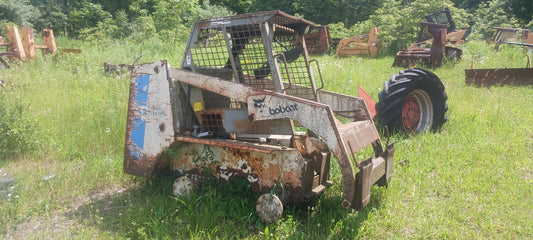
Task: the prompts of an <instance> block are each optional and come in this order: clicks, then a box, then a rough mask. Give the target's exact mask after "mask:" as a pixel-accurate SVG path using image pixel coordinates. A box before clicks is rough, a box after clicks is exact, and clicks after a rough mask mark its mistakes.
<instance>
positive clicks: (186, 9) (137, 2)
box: [0, 0, 533, 52]
mask: <svg viewBox="0 0 533 240" xmlns="http://www.w3.org/2000/svg"><path fill="white" fill-rule="evenodd" d="M444 7H448V8H450V10H451V11H452V15H453V17H454V19H455V21H456V23H457V24H458V27H472V30H473V34H472V35H471V37H470V38H471V39H486V38H490V37H491V35H492V34H493V30H492V27H495V26H503V27H520V28H531V27H532V26H533V14H531V13H532V12H533V2H531V1H522V0H444V1H433V0H341V1H332V0H326V1H323V0H291V1H288V0H211V1H209V0H191V1H184V0H118V1H109V0H82V1H68V0H20V1H18V0H4V1H2V2H0V27H2V29H3V26H4V25H7V24H13V23H15V24H17V25H19V26H30V27H34V28H35V29H43V28H51V29H53V30H54V32H55V33H56V34H63V35H67V36H70V37H73V38H79V39H86V40H102V39H125V38H128V39H132V40H135V41H139V40H143V39H147V38H151V37H157V38H160V39H162V40H163V41H168V42H172V43H176V42H177V41H185V39H186V37H187V35H188V31H189V29H190V26H191V24H192V22H193V21H194V20H197V19H200V18H210V17H218V16H224V15H232V14H239V13H250V12H256V11H266V10H274V9H279V10H282V11H284V12H286V13H288V14H292V15H296V16H300V17H304V18H306V19H308V20H311V21H313V22H315V23H318V24H322V25H329V26H330V28H331V31H330V32H331V34H332V36H333V37H336V38H342V37H349V36H353V35H359V34H362V33H366V32H367V31H368V29H369V28H370V27H372V26H378V27H380V28H381V41H382V43H383V46H384V47H383V48H382V51H385V52H394V51H397V50H399V49H401V48H403V47H405V46H407V45H409V44H410V43H412V42H413V41H414V40H415V38H416V34H417V32H418V30H419V28H420V22H421V21H424V15H426V14H429V13H431V12H433V11H436V10H440V9H443V8H444Z"/></svg>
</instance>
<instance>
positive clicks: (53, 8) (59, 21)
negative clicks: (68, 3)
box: [33, 0, 67, 33]
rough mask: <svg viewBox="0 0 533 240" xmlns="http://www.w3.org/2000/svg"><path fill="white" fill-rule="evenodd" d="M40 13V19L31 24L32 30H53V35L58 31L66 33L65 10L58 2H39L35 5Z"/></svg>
mask: <svg viewBox="0 0 533 240" xmlns="http://www.w3.org/2000/svg"><path fill="white" fill-rule="evenodd" d="M35 6H36V8H37V9H38V10H39V12H40V17H39V18H37V19H35V21H34V22H33V25H34V28H35V29H37V30H39V31H40V30H41V29H44V28H47V29H52V30H54V33H59V32H60V31H63V32H66V27H67V14H66V13H67V10H66V9H65V5H63V4H62V3H59V2H58V1H52V0H51V1H40V2H39V3H38V4H36V5H35Z"/></svg>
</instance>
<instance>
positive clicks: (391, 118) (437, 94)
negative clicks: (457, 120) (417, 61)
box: [376, 68, 448, 133]
mask: <svg viewBox="0 0 533 240" xmlns="http://www.w3.org/2000/svg"><path fill="white" fill-rule="evenodd" d="M447 98H448V96H447V95H446V92H445V90H444V85H443V84H442V82H441V81H440V79H439V78H438V77H437V76H436V75H435V74H433V73H432V72H430V71H428V70H424V69H419V68H415V69H408V70H405V71H400V73H399V74H395V75H392V76H391V79H390V80H389V81H387V82H385V83H383V91H381V92H380V93H379V102H378V103H376V120H377V122H379V123H380V124H381V125H382V126H388V127H389V128H390V129H396V130H403V131H405V132H406V133H422V132H425V131H433V132H435V131H437V130H439V129H440V128H441V127H442V124H444V122H446V111H447V110H448V105H447V104H446V99H447Z"/></svg>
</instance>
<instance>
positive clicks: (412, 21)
mask: <svg viewBox="0 0 533 240" xmlns="http://www.w3.org/2000/svg"><path fill="white" fill-rule="evenodd" d="M445 7H448V8H449V9H450V12H451V15H452V17H453V19H454V21H455V23H456V25H457V28H463V27H468V25H469V24H468V22H467V20H468V19H469V18H470V15H469V14H468V13H467V12H466V11H465V10H464V9H458V8H455V7H453V3H452V2H451V1H449V0H444V1H437V2H436V1H433V0H414V1H410V2H408V3H405V4H402V3H401V2H400V1H396V0H386V1H385V3H384V5H383V7H381V8H380V9H378V10H377V11H376V12H375V14H373V15H371V16H370V18H369V19H368V20H367V21H364V22H362V23H360V24H358V25H362V26H364V27H365V28H366V31H368V27H369V26H377V27H379V28H380V42H381V43H382V46H383V47H382V48H381V49H380V51H385V52H388V53H393V52H396V51H399V50H402V49H403V48H405V47H408V46H409V45H411V44H412V43H414V42H415V41H416V39H417V35H418V32H419V31H420V22H424V21H426V19H425V15H427V14H431V13H433V12H435V11H438V10H442V9H444V8H445Z"/></svg>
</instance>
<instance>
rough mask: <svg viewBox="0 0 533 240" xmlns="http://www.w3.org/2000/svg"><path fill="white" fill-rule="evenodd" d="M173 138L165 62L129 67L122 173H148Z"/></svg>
mask: <svg viewBox="0 0 533 240" xmlns="http://www.w3.org/2000/svg"><path fill="white" fill-rule="evenodd" d="M173 141H174V127H173V125H172V111H171V104H170V93H169V83H168V81H167V63H166V61H160V62H154V63H150V64H144V65H137V66H134V67H133V69H132V74H131V80H130V97H129V103H128V121H127V126H126V146H125V151H124V172H126V173H128V174H132V175H136V176H150V175H151V173H152V171H153V170H154V167H155V166H156V165H157V159H158V157H159V155H160V154H161V153H162V151H163V149H164V148H166V147H168V146H169V145H170V144H171V143H172V142H173Z"/></svg>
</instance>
